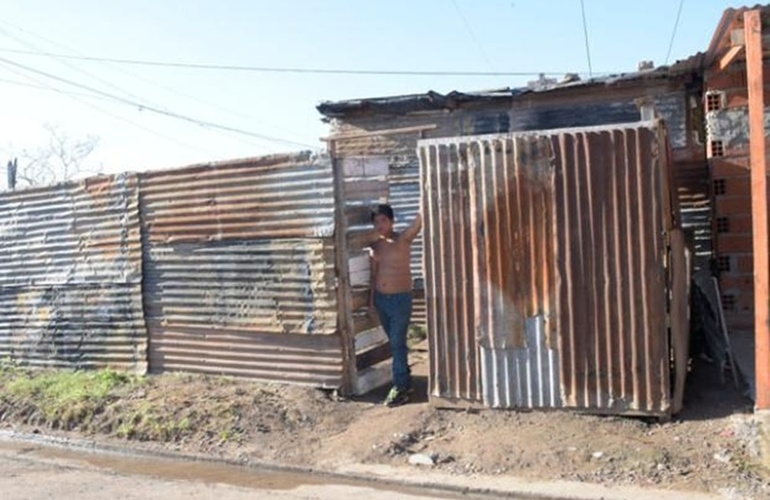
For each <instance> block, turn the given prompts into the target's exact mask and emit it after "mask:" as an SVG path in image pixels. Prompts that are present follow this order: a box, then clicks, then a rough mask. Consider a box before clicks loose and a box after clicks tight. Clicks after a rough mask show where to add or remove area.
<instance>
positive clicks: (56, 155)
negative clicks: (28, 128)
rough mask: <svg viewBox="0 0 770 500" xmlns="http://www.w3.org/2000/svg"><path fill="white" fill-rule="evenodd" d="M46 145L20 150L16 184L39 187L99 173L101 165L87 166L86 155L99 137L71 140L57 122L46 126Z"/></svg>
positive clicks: (97, 142)
mask: <svg viewBox="0 0 770 500" xmlns="http://www.w3.org/2000/svg"><path fill="white" fill-rule="evenodd" d="M44 128H45V129H46V131H47V132H48V145H46V146H41V147H39V148H35V149H32V150H26V149H25V150H23V151H22V153H21V154H20V155H19V166H18V172H17V179H18V185H19V186H42V185H47V184H53V183H55V182H62V181H69V180H72V179H74V178H77V177H82V176H84V175H90V174H98V173H100V171H101V168H100V167H90V166H88V164H87V160H88V157H89V156H91V153H93V152H94V150H95V149H96V147H97V146H98V145H99V138H98V137H96V136H87V137H85V138H84V139H73V138H71V137H69V135H67V133H66V132H64V131H62V130H61V128H59V127H58V126H56V125H45V126H44Z"/></svg>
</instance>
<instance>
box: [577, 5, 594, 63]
mask: <svg viewBox="0 0 770 500" xmlns="http://www.w3.org/2000/svg"><path fill="white" fill-rule="evenodd" d="M580 11H581V12H582V13H583V36H584V37H585V41H586V58H588V77H589V78H593V76H594V70H593V67H592V66H591V48H590V47H589V46H588V23H587V22H586V6H585V2H584V1H583V0H580Z"/></svg>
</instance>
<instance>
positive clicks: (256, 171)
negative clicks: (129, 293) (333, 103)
mask: <svg viewBox="0 0 770 500" xmlns="http://www.w3.org/2000/svg"><path fill="white" fill-rule="evenodd" d="M141 198H142V203H141V206H142V220H143V223H144V227H145V235H144V261H145V268H146V270H145V271H146V272H145V287H146V290H145V309H146V312H147V323H148V328H149V333H150V367H151V369H152V370H154V371H165V370H184V371H204V372H210V373H225V374H232V375H247V376H253V377H259V378H270V379H276V380H290V381H294V382H306V383H314V384H318V383H321V384H322V385H330V386H336V385H337V384H338V383H339V380H340V374H341V361H340V358H341V354H340V345H341V344H340V340H339V337H338V336H336V335H335V334H336V332H337V316H336V299H335V293H336V292H335V284H334V278H335V267H334V266H335V262H334V248H333V242H332V237H333V235H334V191H333V179H332V172H331V162H330V161H329V160H328V158H313V157H311V156H309V155H299V156H274V157H267V158H262V159H258V160H249V161H244V162H238V163H234V162H230V163H227V164H222V165H214V166H205V165H204V166H198V167H191V168H184V169H180V170H176V171H159V172H150V173H147V174H143V175H142V176H141Z"/></svg>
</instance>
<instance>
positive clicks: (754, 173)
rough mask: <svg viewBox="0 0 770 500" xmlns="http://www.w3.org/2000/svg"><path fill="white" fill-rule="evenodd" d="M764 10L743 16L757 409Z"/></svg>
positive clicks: (762, 354)
mask: <svg viewBox="0 0 770 500" xmlns="http://www.w3.org/2000/svg"><path fill="white" fill-rule="evenodd" d="M760 14H761V11H760V10H750V11H748V12H746V13H744V15H743V19H744V26H745V29H746V79H747V81H748V91H749V142H750V153H749V155H750V158H751V213H752V216H751V222H752V226H753V232H754V234H753V247H754V248H753V251H754V336H755V354H754V355H755V366H756V389H757V397H756V403H755V404H756V408H757V409H758V410H767V409H770V323H769V320H770V300H769V297H770V287H769V285H770V266H768V235H767V232H768V227H767V158H766V156H765V155H766V151H765V98H764V82H763V68H762V64H763V56H762V17H761V15H760Z"/></svg>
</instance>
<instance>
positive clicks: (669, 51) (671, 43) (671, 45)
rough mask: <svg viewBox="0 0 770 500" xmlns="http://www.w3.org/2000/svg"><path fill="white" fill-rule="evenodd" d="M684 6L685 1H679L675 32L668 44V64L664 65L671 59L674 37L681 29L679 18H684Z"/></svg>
mask: <svg viewBox="0 0 770 500" xmlns="http://www.w3.org/2000/svg"><path fill="white" fill-rule="evenodd" d="M683 6H684V0H679V9H678V10H677V11H676V21H674V31H673V32H671V40H669V42H668V52H666V62H664V63H663V64H668V59H669V57H671V49H672V48H673V47H674V37H675V36H676V29H677V28H678V27H679V18H680V17H681V16H682V7H683Z"/></svg>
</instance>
